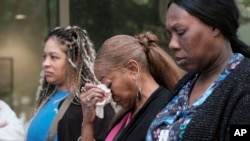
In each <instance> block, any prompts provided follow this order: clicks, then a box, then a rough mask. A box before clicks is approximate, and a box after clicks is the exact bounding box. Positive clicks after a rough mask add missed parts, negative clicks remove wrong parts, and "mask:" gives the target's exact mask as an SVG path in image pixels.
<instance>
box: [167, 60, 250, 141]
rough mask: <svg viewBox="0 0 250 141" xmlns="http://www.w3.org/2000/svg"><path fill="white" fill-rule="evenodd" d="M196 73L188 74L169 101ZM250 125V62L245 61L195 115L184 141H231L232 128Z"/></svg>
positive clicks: (217, 88) (216, 89) (218, 87)
mask: <svg viewBox="0 0 250 141" xmlns="http://www.w3.org/2000/svg"><path fill="white" fill-rule="evenodd" d="M191 77H193V74H190V73H189V74H187V75H185V76H184V77H183V78H182V79H181V80H180V81H179V83H178V84H177V85H176V87H175V88H174V90H173V94H172V96H171V97H169V98H168V102H169V101H170V100H171V99H172V98H173V97H174V96H175V95H177V94H178V91H179V90H180V89H181V88H182V87H183V85H184V84H186V82H187V81H188V80H189V79H190V78H191ZM233 124H238V125H241V124H243V125H247V124H248V125H250V59H249V58H245V59H244V60H242V61H241V63H240V64H239V65H238V66H237V67H236V68H235V69H234V70H232V71H231V73H230V74H229V75H228V76H227V77H226V78H225V79H224V80H223V81H222V82H221V84H219V85H218V86H217V87H216V88H215V89H214V91H213V92H212V94H211V95H210V96H209V97H208V98H207V100H206V101H205V102H204V103H203V104H202V105H201V107H200V108H199V109H198V110H197V112H196V113H195V114H194V116H193V118H192V120H191V121H190V123H189V124H188V126H187V128H186V130H185V133H184V137H183V140H184V141H227V140H229V138H230V125H233Z"/></svg>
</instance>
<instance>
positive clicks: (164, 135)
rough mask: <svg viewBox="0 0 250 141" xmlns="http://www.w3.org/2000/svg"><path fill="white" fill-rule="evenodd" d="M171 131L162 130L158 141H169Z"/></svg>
mask: <svg viewBox="0 0 250 141" xmlns="http://www.w3.org/2000/svg"><path fill="white" fill-rule="evenodd" d="M168 137H169V130H166V129H165V130H161V132H160V135H159V136H158V139H159V140H158V141H168Z"/></svg>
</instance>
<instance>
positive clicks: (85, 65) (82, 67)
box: [36, 26, 99, 108]
mask: <svg viewBox="0 0 250 141" xmlns="http://www.w3.org/2000/svg"><path fill="white" fill-rule="evenodd" d="M52 36H55V37H56V38H57V39H58V41H59V42H60V43H61V44H62V45H65V46H66V50H65V53H66V54H67V57H68V63H67V73H66V75H68V76H70V75H72V76H76V78H77V79H76V80H75V79H73V78H75V77H67V80H66V81H67V85H68V86H67V87H68V90H71V89H70V88H71V87H72V86H71V84H76V85H77V86H76V87H74V89H73V90H71V91H73V93H74V97H75V101H74V103H75V104H79V103H80V101H79V98H78V97H79V94H80V89H81V87H82V86H83V85H85V83H86V82H91V83H96V84H98V83H99V81H98V80H97V78H96V77H95V75H94V70H93V66H94V60H95V55H96V52H95V49H94V46H93V43H92V42H91V40H90V39H89V37H88V34H87V32H86V30H83V29H81V28H79V27H78V26H68V27H66V28H62V27H57V28H55V29H54V30H52V31H51V32H50V33H49V34H48V36H47V37H46V38H45V42H46V41H47V40H48V39H49V38H51V37H52ZM70 68H73V69H70ZM75 73H77V74H75ZM40 75H41V76H40V81H39V82H40V86H39V87H38V91H37V98H36V101H37V106H36V107H37V108H38V107H39V105H40V104H41V103H42V102H43V101H45V100H46V99H47V98H48V97H50V96H51V95H52V94H53V93H54V92H55V90H56V86H55V85H53V84H50V83H48V82H47V81H46V79H45V78H44V74H43V71H42V72H41V74H40ZM71 79H72V80H71ZM72 81H74V83H72ZM75 81H77V82H75Z"/></svg>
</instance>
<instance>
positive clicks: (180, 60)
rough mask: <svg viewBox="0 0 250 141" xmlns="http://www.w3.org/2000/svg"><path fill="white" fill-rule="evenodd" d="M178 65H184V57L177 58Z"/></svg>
mask: <svg viewBox="0 0 250 141" xmlns="http://www.w3.org/2000/svg"><path fill="white" fill-rule="evenodd" d="M175 60H176V63H177V64H178V65H181V64H183V63H184V58H183V57H175Z"/></svg>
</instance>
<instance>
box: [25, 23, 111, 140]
mask: <svg viewBox="0 0 250 141" xmlns="http://www.w3.org/2000/svg"><path fill="white" fill-rule="evenodd" d="M95 54H96V53H95V50H94V47H93V43H92V42H91V40H90V38H89V36H88V34H87V32H86V30H83V29H81V28H80V27H77V26H73V27H71V26H68V27H66V28H62V27H57V28H55V29H54V30H53V31H51V32H50V33H49V34H48V36H47V37H46V38H45V46H44V55H43V56H44V60H43V64H42V66H43V70H42V72H41V80H40V86H39V88H38V92H37V99H36V103H37V105H36V111H35V114H34V117H33V118H32V120H31V121H30V124H29V127H28V130H27V141H44V140H47V141H57V140H59V141H76V140H77V139H78V138H79V137H80V134H81V124H82V119H83V114H82V108H81V102H80V100H79V94H80V93H81V88H82V86H84V85H85V83H87V82H88V83H89V82H91V83H94V84H98V83H99V82H98V80H97V79H96V77H95V75H94V71H93V62H94V59H95ZM114 113H115V112H114V110H113V108H112V106H111V105H110V104H107V105H106V106H105V107H104V117H103V118H98V117H97V118H96V120H95V126H96V127H98V128H95V129H96V130H95V139H96V140H103V139H104V136H105V134H106V132H107V128H108V125H109V121H110V119H111V118H112V117H113V115H114Z"/></svg>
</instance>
